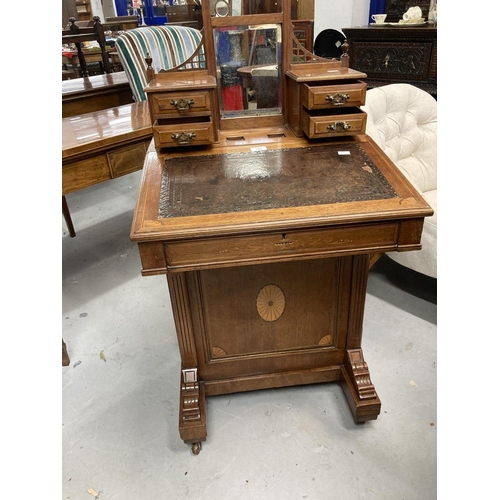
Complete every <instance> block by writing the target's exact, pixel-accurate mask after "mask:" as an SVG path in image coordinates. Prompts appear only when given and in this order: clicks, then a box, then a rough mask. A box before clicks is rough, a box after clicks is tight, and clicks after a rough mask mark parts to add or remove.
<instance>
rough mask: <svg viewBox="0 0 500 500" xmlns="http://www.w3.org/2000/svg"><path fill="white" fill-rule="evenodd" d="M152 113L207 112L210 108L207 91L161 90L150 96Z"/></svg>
mask: <svg viewBox="0 0 500 500" xmlns="http://www.w3.org/2000/svg"><path fill="white" fill-rule="evenodd" d="M151 99H152V105H153V115H154V116H155V117H161V116H165V117H167V116H182V115H184V114H190V115H191V114H193V115H194V114H196V113H207V112H210V110H211V105H210V93H209V92H208V91H204V90H203V91H192V92H161V93H158V94H153V95H152V96H151Z"/></svg>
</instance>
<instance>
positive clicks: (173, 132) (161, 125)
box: [153, 117, 215, 148]
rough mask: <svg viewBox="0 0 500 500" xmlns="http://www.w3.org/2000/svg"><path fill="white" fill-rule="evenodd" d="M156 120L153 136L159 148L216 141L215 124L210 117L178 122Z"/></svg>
mask: <svg viewBox="0 0 500 500" xmlns="http://www.w3.org/2000/svg"><path fill="white" fill-rule="evenodd" d="M172 121H173V120H156V121H155V122H154V124H153V137H154V140H155V144H156V146H157V147H159V148H175V147H179V146H197V145H202V144H212V143H213V142H214V137H215V136H214V126H213V123H212V121H211V120H210V117H207V119H206V120H204V121H200V122H181V121H179V122H177V120H176V121H175V122H174V123H172Z"/></svg>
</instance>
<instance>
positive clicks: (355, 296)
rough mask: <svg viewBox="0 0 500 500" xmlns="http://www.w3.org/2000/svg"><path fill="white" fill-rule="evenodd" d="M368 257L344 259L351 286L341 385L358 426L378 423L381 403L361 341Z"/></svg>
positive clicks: (368, 266)
mask: <svg viewBox="0 0 500 500" xmlns="http://www.w3.org/2000/svg"><path fill="white" fill-rule="evenodd" d="M369 269H370V256H369V255H356V256H353V257H352V261H350V260H349V259H343V279H345V280H346V281H345V282H346V283H348V282H350V284H351V290H350V293H349V297H348V298H347V299H345V300H347V301H348V302H349V304H348V305H347V304H346V305H345V306H344V307H343V309H344V310H347V311H349V312H348V327H347V337H346V352H345V358H344V364H343V366H342V368H341V383H342V389H343V390H344V394H345V396H346V398H347V401H348V403H349V407H350V409H351V412H352V415H353V418H354V421H355V422H356V423H361V422H365V421H366V420H375V419H376V418H377V417H378V415H379V414H380V408H381V403H380V399H379V397H378V395H377V392H376V391H375V387H374V386H373V384H372V381H371V378H370V371H369V369H368V365H367V363H366V362H365V359H364V357H363V350H362V348H361V339H362V332H363V317H364V309H365V298H366V288H367V284H368V271H369Z"/></svg>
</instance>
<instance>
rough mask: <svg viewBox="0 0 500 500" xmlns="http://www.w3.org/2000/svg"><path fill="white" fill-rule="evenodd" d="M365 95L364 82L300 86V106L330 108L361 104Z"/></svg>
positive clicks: (363, 102) (311, 108) (310, 108)
mask: <svg viewBox="0 0 500 500" xmlns="http://www.w3.org/2000/svg"><path fill="white" fill-rule="evenodd" d="M365 97H366V83H364V82H358V83H352V84H349V85H324V86H323V85H322V86H310V85H306V84H303V85H302V87H301V100H302V106H304V107H305V108H306V109H309V110H313V109H332V108H335V109H336V108H343V107H353V106H363V105H364V104H365Z"/></svg>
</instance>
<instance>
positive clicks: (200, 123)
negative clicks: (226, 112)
mask: <svg viewBox="0 0 500 500" xmlns="http://www.w3.org/2000/svg"><path fill="white" fill-rule="evenodd" d="M215 87H216V81H215V78H214V77H212V76H209V75H208V74H207V73H206V71H203V70H200V71H184V72H182V71H181V72H174V73H169V72H165V73H158V74H157V75H156V77H155V79H154V80H153V82H151V83H150V85H148V86H147V87H146V88H145V89H144V92H145V93H146V94H147V97H148V102H149V109H150V113H151V123H152V124H153V137H154V139H155V144H156V146H157V147H159V148H172V147H179V146H199V145H207V144H212V143H213V142H215V140H216V138H217V127H216V125H215V123H214V118H213V115H214V109H215V95H214V89H215Z"/></svg>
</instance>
